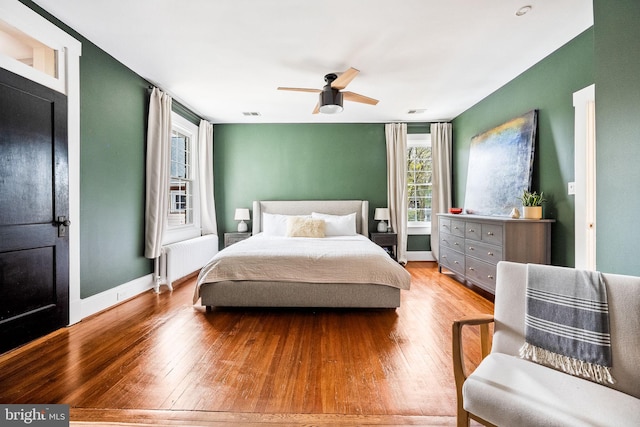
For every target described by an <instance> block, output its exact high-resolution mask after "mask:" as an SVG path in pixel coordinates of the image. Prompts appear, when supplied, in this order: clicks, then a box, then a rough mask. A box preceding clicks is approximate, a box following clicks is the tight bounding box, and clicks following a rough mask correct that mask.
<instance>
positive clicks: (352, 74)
mask: <svg viewBox="0 0 640 427" xmlns="http://www.w3.org/2000/svg"><path fill="white" fill-rule="evenodd" d="M359 72H360V71H359V70H356V69H355V68H353V67H351V68H349V69H348V70H347V71H345V72H344V73H342V74H340V75H339V76H338V78H337V79H335V80H334V81H333V82H332V83H331V87H332V88H334V89H344V88H345V87H347V85H348V84H349V83H351V80H353V79H355V78H356V76H357V75H358V73H359Z"/></svg>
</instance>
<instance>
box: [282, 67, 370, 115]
mask: <svg viewBox="0 0 640 427" xmlns="http://www.w3.org/2000/svg"><path fill="white" fill-rule="evenodd" d="M359 72H360V71H359V70H356V69H355V68H353V67H350V68H349V69H348V70H347V71H345V72H343V73H341V74H340V75H337V74H336V73H329V74H327V75H326V76H324V81H325V82H326V83H327V84H326V85H325V86H324V87H323V88H322V89H307V88H301V87H279V88H278V90H292V91H295V92H313V93H319V94H320V99H319V101H318V103H317V104H316V108H314V109H313V114H318V113H324V114H336V113H340V112H341V111H342V110H343V108H342V101H343V99H346V100H347V101H352V102H360V103H362V104H369V105H376V104H377V103H378V100H377V99H373V98H369V97H368V96H364V95H360V94H357V93H355V92H349V91H343V90H342V89H344V88H346V87H347V85H348V84H349V83H351V81H352V80H353V79H354V78H355V77H356V76H357V75H358V73H359Z"/></svg>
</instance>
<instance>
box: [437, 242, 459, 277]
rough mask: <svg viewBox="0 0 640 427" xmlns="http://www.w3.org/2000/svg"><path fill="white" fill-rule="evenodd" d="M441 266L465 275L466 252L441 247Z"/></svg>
mask: <svg viewBox="0 0 640 427" xmlns="http://www.w3.org/2000/svg"><path fill="white" fill-rule="evenodd" d="M440 266H441V267H446V268H448V269H449V270H451V271H454V272H456V273H458V274H460V275H462V276H464V254H463V253H461V252H456V251H452V250H451V249H449V248H440Z"/></svg>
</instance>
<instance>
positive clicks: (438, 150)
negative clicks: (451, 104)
mask: <svg viewBox="0 0 640 427" xmlns="http://www.w3.org/2000/svg"><path fill="white" fill-rule="evenodd" d="M431 156H432V159H433V175H432V182H431V184H432V192H431V197H432V198H431V253H432V254H433V256H434V257H435V259H436V260H439V259H440V247H439V244H438V243H439V242H438V239H439V233H438V216H437V215H436V214H437V213H446V212H449V208H450V207H451V123H432V124H431Z"/></svg>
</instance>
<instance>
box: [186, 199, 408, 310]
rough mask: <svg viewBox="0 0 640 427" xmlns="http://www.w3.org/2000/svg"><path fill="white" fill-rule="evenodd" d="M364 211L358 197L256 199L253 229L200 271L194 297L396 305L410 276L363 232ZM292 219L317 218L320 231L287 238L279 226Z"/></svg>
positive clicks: (268, 303) (220, 303)
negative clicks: (300, 199)
mask: <svg viewBox="0 0 640 427" xmlns="http://www.w3.org/2000/svg"><path fill="white" fill-rule="evenodd" d="M354 217H355V218H354ZM300 218H307V219H300ZM308 218H311V219H310V220H309V219H308ZM368 218H369V203H368V201H363V200H318V201H256V202H254V203H253V232H252V234H253V235H252V236H251V237H250V238H248V239H246V240H243V241H241V242H238V243H235V244H233V245H231V246H229V247H227V248H225V249H223V250H221V251H220V252H218V254H216V255H215V256H214V257H213V258H212V259H211V261H210V262H209V263H208V264H207V265H206V266H205V267H204V268H203V269H202V270H201V272H200V274H199V276H198V280H197V284H196V289H195V293H194V304H196V303H197V302H198V300H200V302H201V304H202V305H203V306H206V307H207V310H210V309H211V308H212V307H215V306H217V307H335V308H339V307H343V308H346V307H354V308H396V307H399V306H400V293H401V290H403V289H404V290H408V289H409V286H410V275H409V273H408V272H407V271H406V270H405V269H404V268H403V267H402V266H401V265H399V264H398V263H397V262H395V261H394V260H393V259H391V258H390V257H389V255H388V254H387V253H386V252H385V250H384V249H382V248H381V247H379V246H377V245H376V244H374V243H373V242H371V241H370V240H369V239H368V238H367V235H368V229H369V225H368V224H369V221H368ZM319 219H320V220H321V221H320V222H318V220H319ZM298 220H299V221H298ZM296 221H298V222H302V223H304V226H305V227H306V226H307V225H308V224H309V223H313V224H315V225H318V224H319V225H321V226H322V227H324V232H325V236H324V237H307V235H306V234H304V233H303V235H304V237H287V236H286V235H285V234H284V232H283V231H282V227H284V226H285V225H284V224H285V222H286V223H287V224H288V225H289V226H291V224H292V223H293V222H296ZM353 222H355V225H353ZM344 230H347V231H344ZM287 231H290V230H287Z"/></svg>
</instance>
